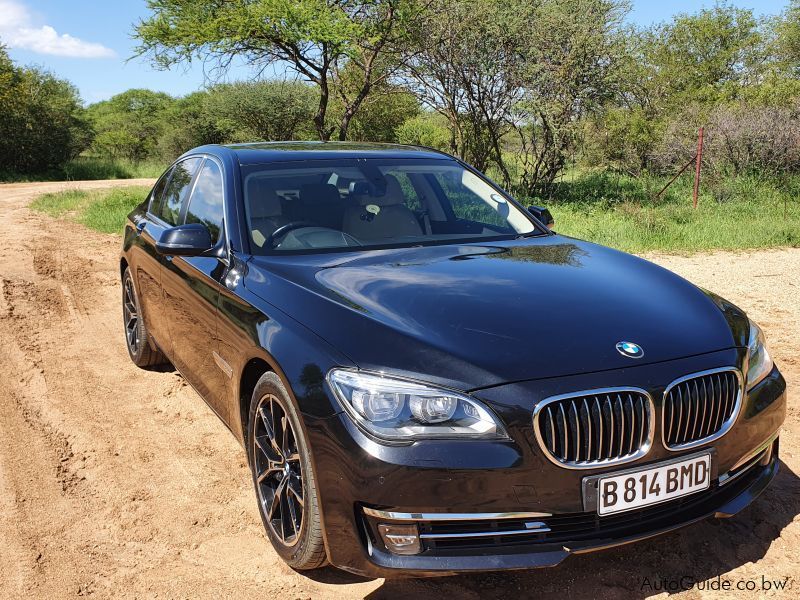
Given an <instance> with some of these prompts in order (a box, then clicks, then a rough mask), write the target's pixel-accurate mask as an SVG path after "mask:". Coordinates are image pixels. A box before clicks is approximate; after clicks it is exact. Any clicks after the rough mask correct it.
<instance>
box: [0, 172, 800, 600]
mask: <svg viewBox="0 0 800 600" xmlns="http://www.w3.org/2000/svg"><path fill="white" fill-rule="evenodd" d="M131 183H137V182H131V181H126V182H92V183H81V184H63V183H55V184H54V183H47V184H14V185H2V186H0V598H17V597H19V598H21V597H26V598H27V597H37V598H44V597H48V598H50V597H59V598H62V597H72V596H94V597H110V596H114V597H120V598H143V597H147V598H150V597H159V598H163V597H168V598H172V597H181V598H183V597H228V596H229V597H244V596H245V595H249V596H251V597H262V598H268V597H280V598H310V597H314V598H319V597H321V598H336V599H337V600H345V599H346V598H357V597H365V596H367V597H370V598H385V597H396V596H400V595H404V596H413V597H431V598H479V597H480V598H486V597H489V598H501V597H503V598H506V597H518V596H524V595H528V594H530V595H535V596H544V597H558V598H566V597H571V598H575V597H585V598H593V599H598V598H620V597H632V598H633V597H644V596H652V595H656V594H658V591H657V586H659V585H662V584H663V579H664V578H667V579H669V580H671V581H674V580H678V579H680V578H681V577H693V578H694V579H697V580H707V579H716V578H717V576H721V577H722V579H723V580H730V581H731V582H732V585H734V586H735V585H742V586H751V585H755V586H757V588H756V589H757V590H759V591H754V592H750V593H749V595H751V596H760V595H761V592H760V590H761V586H762V582H763V580H762V578H764V579H765V580H767V581H769V580H773V581H774V580H779V581H783V580H785V579H786V578H787V577H789V578H790V582H789V585H793V587H794V589H793V591H790V592H781V593H778V595H785V596H787V597H788V596H790V595H793V596H794V597H797V594H798V593H800V591H798V590H800V566H798V564H799V561H798V558H797V551H798V548H800V519H799V518H798V516H797V515H798V513H800V479H798V475H797V474H800V439H798V432H800V407H799V405H800V395H799V394H798V391H797V390H799V389H800V362H798V361H799V360H800V359H799V358H798V357H800V249H795V250H776V251H767V252H753V253H740V254H730V253H717V254H712V255H696V256H692V257H655V260H656V261H657V262H659V263H661V264H663V265H665V266H667V267H669V268H672V269H674V270H675V271H677V272H678V273H681V274H683V275H685V276H686V277H688V278H689V279H690V280H692V281H694V282H696V283H698V284H700V285H702V286H704V287H708V288H710V289H713V290H715V291H716V292H718V293H720V294H722V295H724V296H726V297H728V298H729V299H731V300H732V301H734V302H736V303H737V304H739V305H740V306H742V307H743V308H744V309H746V310H747V311H748V312H749V313H750V314H751V315H752V316H753V317H754V318H756V319H757V320H758V321H760V322H761V324H762V325H763V326H764V328H765V330H766V332H767V335H768V337H769V339H770V342H771V348H772V351H773V354H774V355H775V357H776V359H777V361H778V362H779V364H780V365H781V367H782V368H783V370H784V373H785V375H786V377H787V379H788V380H789V384H790V386H791V392H790V412H789V418H788V421H787V423H786V426H785V429H784V434H783V436H782V441H781V444H782V446H781V453H782V458H783V461H784V464H783V465H782V471H781V474H780V475H779V477H778V478H777V479H776V481H775V482H774V484H773V486H772V487H771V488H770V489H769V490H768V491H767V492H766V493H765V494H764V495H763V496H762V497H761V498H760V499H759V500H758V501H757V503H756V504H755V505H754V506H752V507H750V508H748V509H747V510H746V511H745V512H744V513H743V514H742V515H740V516H739V517H738V518H736V519H733V520H729V521H725V522H722V523H720V524H718V525H715V524H711V523H704V524H701V525H698V526H695V527H693V528H691V529H689V530H684V531H681V532H678V533H675V534H672V535H668V536H666V537H662V538H659V539H656V540H652V541H647V542H642V543H639V544H634V545H631V546H628V547H624V548H619V549H616V550H613V551H609V552H605V553H601V554H594V555H585V556H575V557H571V558H570V559H568V560H567V561H566V562H565V563H564V564H562V565H561V566H560V567H558V568H556V569H551V570H545V571H529V572H522V573H513V574H488V575H474V576H464V577H449V578H441V579H429V580H404V581H383V580H373V581H370V580H360V579H357V578H354V577H351V576H349V575H346V574H344V573H340V572H338V571H334V570H332V569H327V570H324V571H323V572H321V573H319V574H316V575H312V576H310V577H309V576H304V575H300V574H297V573H295V572H293V571H291V570H290V569H288V568H287V567H285V566H284V565H283V564H282V563H281V562H280V561H279V560H278V558H277V556H276V555H275V553H274V552H273V551H272V549H271V548H270V546H269V543H268V542H267V540H266V538H265V536H264V534H263V531H262V527H261V523H260V521H259V518H258V514H257V512H256V503H255V500H254V495H253V491H252V489H251V483H250V480H249V476H248V472H247V467H246V465H245V457H244V453H243V451H242V450H241V448H240V447H239V445H238V444H237V442H236V441H234V439H233V437H232V436H231V435H230V434H229V433H228V432H227V430H226V429H225V427H224V426H223V425H222V424H221V423H219V422H218V420H217V419H216V417H215V416H214V415H213V414H212V413H211V411H210V410H209V409H208V408H206V406H205V404H204V403H203V402H202V401H201V400H200V399H199V398H198V396H197V395H196V394H195V393H194V392H193V391H192V390H191V389H190V388H189V387H187V386H186V385H185V384H184V382H183V381H182V379H181V377H180V376H179V375H177V374H175V373H172V372H161V373H154V372H146V371H141V370H139V369H137V368H135V367H134V366H133V365H132V364H131V362H130V361H129V359H128V356H127V354H126V351H125V346H124V342H123V336H122V325H121V316H120V301H119V296H120V288H119V282H118V279H119V276H118V271H117V255H118V250H119V240H118V238H116V237H114V236H104V235H101V234H97V233H93V232H90V231H88V230H86V229H84V228H83V227H81V226H79V225H76V224H72V223H69V222H64V221H54V220H52V219H50V218H48V217H45V216H42V215H40V214H38V213H33V212H31V211H30V210H29V209H28V208H27V204H28V203H29V202H30V200H32V199H33V198H34V197H35V196H37V195H38V194H41V193H43V192H47V191H53V190H57V189H63V188H65V187H68V186H75V185H80V186H81V187H101V186H109V185H129V184H131ZM791 578H794V579H796V580H797V581H794V582H793V581H792V580H791ZM750 581H752V582H754V583H752V584H751V583H749V582H750ZM740 582H741V583H740ZM719 594H720V592H713V591H706V592H699V591H697V590H692V591H689V592H686V593H685V594H684V595H683V596H684V597H687V598H694V597H701V596H707V597H722V596H719ZM775 594H776V592H775V591H774V588H773V591H771V592H770V595H772V596H774V595H775Z"/></svg>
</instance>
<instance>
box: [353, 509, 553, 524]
mask: <svg viewBox="0 0 800 600" xmlns="http://www.w3.org/2000/svg"><path fill="white" fill-rule="evenodd" d="M363 510H364V514H366V515H369V516H370V517H377V518H379V519H389V520H392V521H473V520H474V521H480V520H495V519H538V518H539V517H550V516H552V515H551V514H550V513H544V512H496V513H415V512H394V511H387V510H378V509H376V508H369V507H368V506H364V507H363Z"/></svg>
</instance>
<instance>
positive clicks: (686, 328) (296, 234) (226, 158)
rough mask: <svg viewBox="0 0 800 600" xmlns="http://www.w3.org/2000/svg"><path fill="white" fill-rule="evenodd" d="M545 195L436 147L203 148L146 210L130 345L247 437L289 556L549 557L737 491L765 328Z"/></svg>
mask: <svg viewBox="0 0 800 600" xmlns="http://www.w3.org/2000/svg"><path fill="white" fill-rule="evenodd" d="M548 216H549V213H547V212H546V211H543V210H541V209H537V208H534V207H531V208H530V209H525V208H523V207H522V206H520V205H519V204H518V203H517V202H515V200H514V199H513V198H511V197H509V196H508V194H506V193H505V192H504V191H503V190H501V189H499V188H498V187H497V186H496V185H494V184H493V183H492V182H491V181H489V180H488V179H487V178H486V177H484V176H483V175H482V174H481V173H479V172H477V171H475V170H474V169H472V168H471V167H470V166H469V165H466V164H464V163H462V162H460V161H459V160H456V159H454V158H452V157H450V156H447V155H445V154H442V153H438V152H435V151H432V150H427V149H421V148H415V147H407V146H393V145H364V144H347V143H324V144H323V143H271V144H267V143H260V144H245V145H232V146H203V147H200V148H196V149H194V150H192V151H190V152H187V153H186V154H185V155H184V156H182V157H181V158H180V159H178V161H176V162H175V164H174V165H172V166H171V167H170V168H169V169H168V170H167V171H166V172H165V173H164V175H163V176H162V177H161V178H160V179H159V180H158V182H157V183H156V185H155V186H154V187H153V189H152V191H151V192H150V194H149V196H148V197H147V198H146V199H145V200H144V201H143V202H142V204H141V205H140V206H139V207H137V208H136V209H135V210H134V211H133V212H132V213H131V214H130V216H129V218H128V222H127V224H126V227H125V235H124V243H123V250H122V256H121V261H120V275H121V277H122V282H123V286H122V289H123V314H124V326H125V334H126V340H127V345H128V350H129V352H130V356H131V358H132V360H133V361H134V362H135V363H136V364H137V365H140V366H142V367H151V366H154V365H157V364H159V363H164V362H167V361H169V362H171V363H172V365H174V366H175V368H176V369H178V370H179V371H180V373H181V374H182V375H183V376H184V377H185V379H186V381H188V382H189V383H190V384H191V385H192V386H193V387H194V388H195V389H196V390H197V392H198V393H199V394H200V396H201V397H202V398H203V399H204V400H205V401H206V402H207V403H208V405H209V406H210V407H211V408H212V409H213V410H214V411H215V412H216V413H217V415H218V416H219V417H220V419H221V420H222V421H223V423H225V425H227V426H228V428H229V429H230V430H231V431H232V432H233V434H234V436H236V438H237V439H238V440H239V441H240V442H241V443H242V444H243V446H244V447H245V448H246V451H247V456H248V461H249V465H250V467H251V470H252V474H253V482H254V486H255V492H256V497H257V500H258V506H259V509H260V512H261V517H262V519H263V522H264V526H265V529H266V532H267V535H268V537H269V539H270V541H271V542H272V544H273V546H274V547H275V550H276V551H277V552H278V554H280V556H281V557H282V558H283V559H284V560H285V561H286V562H287V563H288V564H289V565H291V566H292V567H294V568H296V569H312V568H315V567H320V566H322V565H324V564H326V563H330V564H333V565H335V566H337V567H340V568H342V569H346V570H348V571H351V572H354V573H359V574H362V575H367V576H389V575H392V574H400V573H406V574H419V575H421V574H436V573H452V572H458V571H477V570H498V569H518V568H529V567H541V566H548V565H555V564H557V563H559V562H561V561H562V560H564V559H565V558H566V557H568V556H569V555H570V554H571V553H581V552H587V551H590V550H597V549H601V548H607V547H611V546H615V545H619V544H624V543H628V542H632V541H635V540H638V539H642V538H646V537H650V536H653V535H656V534H659V533H662V532H666V531H670V530H672V529H675V528H678V527H681V526H685V525H688V524H690V523H694V522H696V521H698V520H701V519H706V518H708V517H717V518H719V517H730V516H732V515H734V514H736V513H737V512H739V511H741V510H742V509H743V508H744V507H745V506H746V505H747V504H748V503H750V502H751V501H752V500H753V499H754V498H755V497H756V496H757V495H758V494H759V493H760V492H761V491H763V490H764V488H765V487H766V486H767V484H768V483H769V482H770V480H771V479H772V478H773V477H774V475H775V473H776V471H777V469H778V433H779V428H780V426H781V423H782V422H783V420H784V415H785V411H786V384H785V381H784V379H783V377H782V376H781V374H780V373H779V371H778V369H777V367H776V366H775V365H774V364H773V361H772V359H771V358H770V355H769V353H768V351H767V348H766V346H765V342H764V336H763V334H762V333H761V330H760V329H759V328H758V326H757V325H756V324H755V323H753V322H752V321H750V320H749V319H748V318H747V316H746V315H745V314H744V313H743V312H742V311H741V310H740V309H738V308H737V307H736V306H734V305H733V304H731V303H730V302H728V301H726V300H724V299H722V298H720V297H719V296H716V295H714V294H713V293H712V292H709V291H706V290H702V289H698V288H697V287H695V286H693V285H692V284H690V283H688V282H687V281H685V280H683V279H681V278H680V277H678V276H676V275H674V274H673V273H671V272H669V271H666V270H664V269H662V268H660V267H658V266H655V265H653V264H651V263H649V262H647V261H644V260H641V259H639V258H636V257H634V256H630V255H627V254H624V253H621V252H617V251H615V250H611V249H609V248H604V247H602V246H598V245H595V244H591V243H588V242H584V241H580V240H576V239H572V238H569V237H565V236H562V235H558V234H556V233H554V232H553V231H551V230H550V228H549V227H548V224H549V223H547V222H546V221H549V219H548ZM164 434H165V435H168V432H166V431H165V432H164Z"/></svg>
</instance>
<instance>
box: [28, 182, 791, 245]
mask: <svg viewBox="0 0 800 600" xmlns="http://www.w3.org/2000/svg"><path fill="white" fill-rule="evenodd" d="M664 181H665V180H664V179H662V178H656V177H650V176H647V177H640V178H632V177H627V176H617V175H614V174H608V173H599V172H591V173H585V172H584V173H577V174H574V176H572V177H571V178H570V179H566V178H565V180H564V181H562V182H561V183H559V184H558V186H557V187H556V191H555V195H554V197H552V198H549V199H541V198H532V199H530V203H539V204H545V205H547V206H548V207H549V208H550V210H551V212H552V213H553V216H554V217H555V220H556V231H558V232H559V233H563V234H565V235H570V236H574V237H578V238H582V239H586V240H590V241H593V242H598V243H600V244H604V245H607V246H612V247H614V248H618V249H620V250H625V251H627V252H649V251H663V252H694V251H703V250H714V249H727V250H735V249H747V248H770V247H779V246H795V247H798V246H800V177H795V178H789V179H787V180H786V181H783V182H777V181H769V180H766V181H765V180H759V179H755V178H730V179H725V180H722V181H721V182H712V181H709V182H707V183H706V184H705V186H704V188H703V190H704V193H703V194H702V195H701V197H700V203H699V206H698V208H697V209H694V208H693V207H692V203H691V197H692V193H691V192H692V190H691V180H690V179H689V180H687V181H679V182H678V183H677V184H676V185H675V186H673V187H671V188H670V189H669V190H668V191H667V193H665V194H664V196H663V198H662V199H660V200H653V196H654V195H655V193H656V192H657V191H658V190H659V189H660V188H661V186H663V184H664ZM147 192H148V189H147V188H145V187H122V188H115V189H111V190H93V191H72V190H71V191H65V192H59V193H56V194H47V195H44V196H42V197H40V198H38V199H37V200H35V201H34V203H33V205H32V206H33V208H35V209H37V210H41V211H43V212H46V213H48V214H50V215H52V216H55V217H60V218H69V219H72V220H75V221H78V222H80V223H83V224H85V225H86V226H88V227H91V228H92V229H96V230H98V231H102V232H106V233H118V232H121V231H122V225H123V223H124V222H125V217H126V215H127V214H128V213H129V212H130V211H131V210H133V208H134V207H135V206H136V205H137V204H139V203H140V202H141V201H142V200H143V199H144V198H145V196H146V195H147ZM784 204H785V206H784ZM784 210H785V211H786V212H785V213H784Z"/></svg>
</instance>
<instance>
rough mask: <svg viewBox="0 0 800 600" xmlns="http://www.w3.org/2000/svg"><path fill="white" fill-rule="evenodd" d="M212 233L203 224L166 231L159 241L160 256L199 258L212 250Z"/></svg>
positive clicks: (190, 224) (157, 244)
mask: <svg viewBox="0 0 800 600" xmlns="http://www.w3.org/2000/svg"><path fill="white" fill-rule="evenodd" d="M213 247H214V244H213V243H212V242H211V232H210V231H209V230H208V227H206V226H205V225H202V224H201V223H186V224H184V225H176V226H175V227H170V228H169V229H165V230H164V231H163V232H162V233H161V235H160V236H159V238H158V240H156V250H157V251H158V252H159V254H170V255H172V256H198V255H200V254H203V253H204V252H207V251H209V250H211V248H213Z"/></svg>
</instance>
